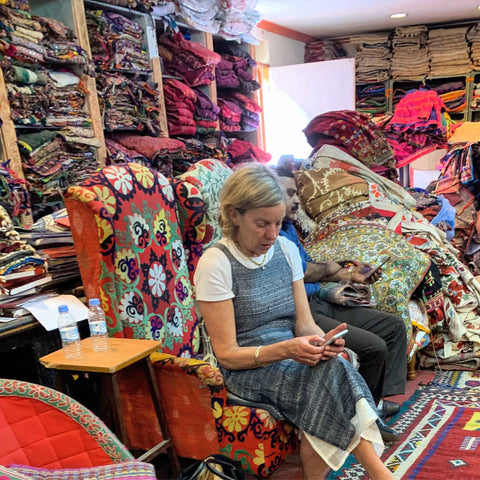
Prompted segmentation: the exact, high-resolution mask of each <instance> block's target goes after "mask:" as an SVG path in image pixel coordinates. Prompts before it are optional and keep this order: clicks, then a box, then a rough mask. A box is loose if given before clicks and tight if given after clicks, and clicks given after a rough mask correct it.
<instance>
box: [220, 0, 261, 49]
mask: <svg viewBox="0 0 480 480" xmlns="http://www.w3.org/2000/svg"><path fill="white" fill-rule="evenodd" d="M256 4H257V0H222V1H221V8H220V9H219V11H218V14H217V18H218V19H219V20H220V29H219V31H218V34H219V35H220V36H221V37H223V38H224V39H226V40H230V41H233V40H234V41H237V42H240V41H241V42H245V43H255V44H258V40H257V39H256V38H255V37H254V36H253V35H252V33H251V32H252V30H253V28H254V27H255V25H257V23H258V22H259V21H260V13H259V12H258V11H257V10H255V6H256Z"/></svg>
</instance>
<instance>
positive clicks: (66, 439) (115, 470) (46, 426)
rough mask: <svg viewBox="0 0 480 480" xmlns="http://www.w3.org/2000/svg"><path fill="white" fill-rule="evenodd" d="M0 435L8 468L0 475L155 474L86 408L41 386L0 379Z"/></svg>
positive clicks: (0, 452)
mask: <svg viewBox="0 0 480 480" xmlns="http://www.w3.org/2000/svg"><path fill="white" fill-rule="evenodd" d="M0 438H1V441H0V465H4V466H6V467H8V468H9V470H10V469H11V471H10V472H5V471H3V470H2V471H1V472H0V477H1V478H4V477H3V476H2V474H3V475H7V478H9V477H8V473H12V472H13V474H19V473H20V474H23V475H25V476H26V477H27V478H30V479H32V478H34V479H37V478H38V479H40V478H41V479H44V480H49V479H51V480H54V479H62V478H76V479H78V480H82V479H88V478H98V479H106V478H109V479H112V480H114V479H118V480H120V479H122V480H126V479H127V478H140V477H141V478H145V479H150V480H154V479H155V478H156V477H155V469H154V468H153V466H152V465H150V464H148V463H143V462H137V461H135V459H134V457H133V455H132V454H131V453H130V452H129V451H128V450H127V449H126V447H125V446H124V445H123V444H122V443H121V442H120V441H119V440H118V439H117V437H116V436H115V435H114V434H113V433H112V432H111V431H110V430H109V429H108V428H107V427H106V426H105V424H104V423H103V422H102V421H100V419H99V418H98V417H96V416H95V415H94V414H93V413H92V412H91V411H90V410H88V409H87V408H85V407H84V406H83V405H81V404H80V403H78V402H77V401H75V400H73V399H72V398H70V397H68V396H67V395H64V394H63V393H61V392H58V391H57V390H54V389H51V388H48V387H45V386H42V385H36V384H34V383H30V382H23V381H20V380H8V379H3V378H2V379H0ZM14 478H23V477H14Z"/></svg>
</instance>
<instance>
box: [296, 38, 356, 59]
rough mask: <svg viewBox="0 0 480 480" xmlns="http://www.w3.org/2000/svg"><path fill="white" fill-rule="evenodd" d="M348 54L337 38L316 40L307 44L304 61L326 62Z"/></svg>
mask: <svg viewBox="0 0 480 480" xmlns="http://www.w3.org/2000/svg"><path fill="white" fill-rule="evenodd" d="M346 56H347V54H346V52H345V50H344V48H343V47H342V45H341V44H340V42H338V41H336V40H315V41H313V42H308V43H306V44H305V55H304V62H305V63H309V62H324V61H325V60H335V59H336V58H343V57H346Z"/></svg>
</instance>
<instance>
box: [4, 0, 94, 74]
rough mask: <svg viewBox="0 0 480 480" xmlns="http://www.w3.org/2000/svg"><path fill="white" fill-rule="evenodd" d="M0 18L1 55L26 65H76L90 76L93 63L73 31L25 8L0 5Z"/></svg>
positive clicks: (56, 21)
mask: <svg viewBox="0 0 480 480" xmlns="http://www.w3.org/2000/svg"><path fill="white" fill-rule="evenodd" d="M0 18H1V22H0V37H1V42H0V51H1V52H2V53H3V54H4V55H5V56H7V57H10V58H12V59H14V60H16V61H17V62H21V63H26V64H35V65H38V64H41V65H59V64H61V65H70V66H73V65H78V66H80V67H81V69H82V70H83V71H85V72H86V73H88V74H92V72H93V68H92V67H93V64H92V62H91V60H90V59H89V57H88V55H87V53H86V52H85V50H83V49H82V48H81V47H80V46H79V45H78V44H77V39H76V37H75V34H74V32H73V30H71V29H70V28H68V27H67V26H65V25H63V24H62V23H61V22H59V21H58V20H54V19H52V18H46V17H40V16H38V15H31V14H30V13H29V8H28V9H24V10H14V9H12V8H8V7H4V6H0ZM57 68H58V67H57Z"/></svg>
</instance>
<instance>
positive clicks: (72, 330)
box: [60, 325, 80, 343]
mask: <svg viewBox="0 0 480 480" xmlns="http://www.w3.org/2000/svg"><path fill="white" fill-rule="evenodd" d="M60 337H61V339H62V342H66V343H71V342H76V341H77V340H80V334H79V333H78V328H77V326H76V325H73V326H69V327H63V328H62V329H60Z"/></svg>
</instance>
